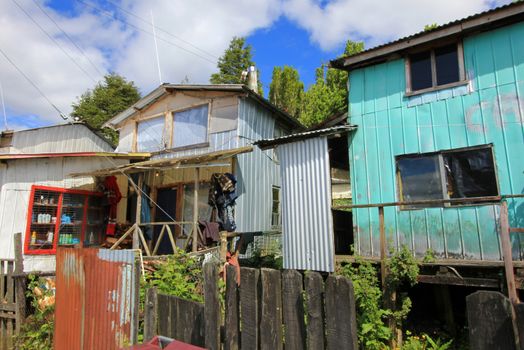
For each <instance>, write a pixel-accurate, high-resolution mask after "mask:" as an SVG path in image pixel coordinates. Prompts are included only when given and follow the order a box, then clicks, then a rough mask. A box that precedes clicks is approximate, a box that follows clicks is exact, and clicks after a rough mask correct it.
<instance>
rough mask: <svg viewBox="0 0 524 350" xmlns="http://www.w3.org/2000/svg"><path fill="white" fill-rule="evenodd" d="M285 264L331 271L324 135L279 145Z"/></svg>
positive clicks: (331, 227) (331, 254)
mask: <svg viewBox="0 0 524 350" xmlns="http://www.w3.org/2000/svg"><path fill="white" fill-rule="evenodd" d="M277 152H278V159H279V160H280V164H281V173H282V232H283V235H282V236H283V255H284V268H285V269H297V270H313V271H327V272H333V271H334V243H333V218H332V216H331V178H330V168H329V152H328V147H327V139H326V138H325V137H320V138H312V139H308V140H305V141H299V142H293V143H288V144H284V145H280V146H278V149H277Z"/></svg>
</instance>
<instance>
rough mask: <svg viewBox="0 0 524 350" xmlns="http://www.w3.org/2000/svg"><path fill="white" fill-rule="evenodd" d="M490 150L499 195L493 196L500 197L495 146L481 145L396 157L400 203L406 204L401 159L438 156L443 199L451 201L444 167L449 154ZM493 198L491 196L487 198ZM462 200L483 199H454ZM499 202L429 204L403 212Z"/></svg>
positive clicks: (414, 206) (411, 206)
mask: <svg viewBox="0 0 524 350" xmlns="http://www.w3.org/2000/svg"><path fill="white" fill-rule="evenodd" d="M486 149H487V150H489V151H490V154H491V159H492V162H493V175H494V181H495V186H496V191H497V193H496V194H494V195H493V197H497V196H500V185H499V178H498V171H497V162H496V158H495V153H494V151H493V144H487V145H479V146H473V147H463V148H454V149H450V150H443V151H438V152H428V153H416V154H403V155H398V156H395V178H396V181H397V186H396V187H397V197H398V199H399V201H400V202H405V200H404V195H403V193H402V187H403V185H402V178H401V173H400V169H399V165H398V160H399V159H406V158H419V157H433V156H438V162H439V168H438V169H437V171H438V172H439V176H440V180H441V182H442V184H441V185H442V199H444V200H446V199H451V197H450V196H449V191H448V190H449V185H448V175H447V173H446V168H445V165H444V157H445V156H446V155H449V154H453V153H461V152H470V151H476V150H486ZM486 197H491V196H486ZM462 198H482V197H460V198H454V199H458V200H460V199H462ZM495 202H497V201H495V200H494V201H482V202H460V201H458V202H454V203H442V204H428V205H401V206H400V209H401V210H416V209H424V208H431V207H458V206H478V205H486V204H492V203H495Z"/></svg>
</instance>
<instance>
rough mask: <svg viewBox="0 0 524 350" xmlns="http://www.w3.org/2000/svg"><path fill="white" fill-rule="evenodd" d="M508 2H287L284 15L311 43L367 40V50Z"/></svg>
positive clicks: (331, 44)
mask: <svg viewBox="0 0 524 350" xmlns="http://www.w3.org/2000/svg"><path fill="white" fill-rule="evenodd" d="M508 2H510V1H509V0H495V1H490V0H468V1H457V0H440V1H434V0H424V1H421V0H397V1H392V0H386V1H384V0H334V1H331V2H329V3H327V4H323V3H322V2H320V1H315V0H284V4H283V11H284V14H285V15H286V16H287V17H288V18H290V19H292V20H293V21H295V22H296V23H297V24H298V25H299V26H301V27H303V28H304V29H306V30H307V31H308V32H309V33H310V35H311V40H312V41H313V42H315V43H317V44H318V45H319V46H320V47H321V48H323V49H324V50H330V49H333V48H335V47H336V46H338V45H340V44H341V43H343V42H344V41H345V40H347V39H352V40H363V39H366V41H367V42H368V47H369V46H370V45H371V46H374V45H377V44H381V43H384V42H386V41H390V40H394V39H397V38H400V37H403V36H406V35H410V34H413V33H416V32H419V31H421V30H422V29H423V28H424V26H425V25H426V24H432V23H438V24H445V23H447V22H449V21H452V20H455V19H459V18H463V17H466V16H469V15H472V14H475V13H478V12H480V11H483V10H487V9H488V8H489V7H490V5H491V7H492V6H493V5H501V4H504V3H508Z"/></svg>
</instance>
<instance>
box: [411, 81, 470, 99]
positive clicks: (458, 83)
mask: <svg viewBox="0 0 524 350" xmlns="http://www.w3.org/2000/svg"><path fill="white" fill-rule="evenodd" d="M468 84H469V80H461V81H456V82H454V83H449V84H446V85H439V86H432V87H430V88H427V89H422V90H417V91H406V93H405V94H404V96H406V97H411V96H418V95H422V94H424V93H426V92H433V91H440V90H444V89H449V88H454V87H457V86H464V85H468Z"/></svg>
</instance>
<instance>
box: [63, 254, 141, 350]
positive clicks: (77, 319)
mask: <svg viewBox="0 0 524 350" xmlns="http://www.w3.org/2000/svg"><path fill="white" fill-rule="evenodd" d="M136 279H137V277H136V268H135V253H134V252H133V251H110V250H106V249H89V248H87V249H72V248H58V251H57V256H56V306H55V334H54V349H55V350H66V349H67V350H76V349H79V350H80V349H81V350H94V349H100V350H102V349H103V350H113V349H114V350H117V349H120V348H122V347H123V346H126V345H129V344H132V341H133V340H134V336H132V335H133V334H134V333H135V332H136V329H135V325H136V323H135V320H136V317H137V316H138V315H137V312H136V311H135V305H137V302H138V294H137V293H138V288H137V286H136Z"/></svg>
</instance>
